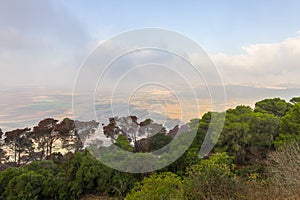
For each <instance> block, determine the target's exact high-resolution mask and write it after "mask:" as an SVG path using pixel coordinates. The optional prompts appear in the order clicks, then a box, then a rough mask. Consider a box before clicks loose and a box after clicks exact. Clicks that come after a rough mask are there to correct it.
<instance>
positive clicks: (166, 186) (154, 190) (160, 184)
mask: <svg viewBox="0 0 300 200" xmlns="http://www.w3.org/2000/svg"><path fill="white" fill-rule="evenodd" d="M182 188H183V184H182V180H181V179H180V178H179V177H178V176H176V175H175V174H173V173H170V172H166V173H161V174H154V175H152V176H150V177H148V178H147V177H146V178H144V179H143V181H142V182H140V183H137V184H136V185H135V187H134V188H133V189H132V191H131V192H130V193H129V194H128V195H127V196H126V199H128V200H135V199H136V200H143V199H145V200H160V199H166V200H167V199H169V200H173V199H183V190H182Z"/></svg>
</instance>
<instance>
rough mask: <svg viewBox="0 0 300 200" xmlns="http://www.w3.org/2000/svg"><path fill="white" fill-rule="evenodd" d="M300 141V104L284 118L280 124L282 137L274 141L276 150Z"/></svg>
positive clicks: (294, 106)
mask: <svg viewBox="0 0 300 200" xmlns="http://www.w3.org/2000/svg"><path fill="white" fill-rule="evenodd" d="M293 141H300V103H296V104H295V105H293V107H292V108H291V110H290V111H289V112H287V114H286V115H285V116H284V117H282V119H281V122H280V135H279V137H277V138H276V140H275V141H274V145H275V147H276V148H280V146H282V145H284V144H286V143H291V142H293Z"/></svg>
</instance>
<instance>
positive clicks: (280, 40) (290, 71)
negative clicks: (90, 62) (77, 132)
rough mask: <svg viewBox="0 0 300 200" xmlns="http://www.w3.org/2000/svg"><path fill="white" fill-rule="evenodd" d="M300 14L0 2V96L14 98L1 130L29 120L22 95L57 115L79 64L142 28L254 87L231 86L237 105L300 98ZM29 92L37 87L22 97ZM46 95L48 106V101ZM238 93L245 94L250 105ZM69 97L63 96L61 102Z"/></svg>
mask: <svg viewBox="0 0 300 200" xmlns="http://www.w3.org/2000/svg"><path fill="white" fill-rule="evenodd" d="M299 9H300V1H297V0H294V1H282V0H273V1H261V0H248V1H246V0H244V1H241V0H227V1H225V0H223V1H222V0H218V1H217V0H212V1H194V0H191V1H176V0H172V1H167V0H166V1H145V0H136V1H131V0H128V1H98V0H89V1H81V0H64V1H58V0H53V1H50V0H43V1H40V0H26V1H22V0H1V1H0V74H1V78H0V93H1V95H6V94H9V95H8V97H5V98H3V97H1V98H0V107H1V108H2V112H5V113H1V114H0V127H1V126H4V125H3V124H5V123H6V125H5V126H7V127H9V125H7V124H9V123H12V121H13V117H16V115H17V114H18V113H19V110H20V107H22V109H21V110H20V113H21V114H24V116H25V115H26V116H27V114H28V113H30V112H32V108H26V105H22V101H21V99H22V98H23V97H24V96H25V97H26V98H25V100H26V101H25V102H26V103H28V102H30V103H28V105H32V104H34V102H40V103H41V102H42V104H40V105H39V108H36V107H35V110H34V111H35V112H39V113H40V114H41V113H42V114H41V115H37V116H38V117H41V116H46V115H53V116H57V115H58V114H57V113H56V114H53V113H52V114H51V112H50V114H49V112H46V111H49V110H52V111H53V109H57V106H56V107H50V108H49V109H48V106H49V104H47V106H46V103H45V102H52V104H53V105H57V104H58V102H56V101H57V99H56V100H53V98H54V96H53V95H56V93H55V92H53V91H54V90H53V89H66V91H64V92H67V93H68V95H69V96H70V95H71V92H72V87H73V83H74V80H75V77H76V74H77V73H78V70H79V68H80V66H81V64H82V62H83V61H84V59H85V58H86V57H87V56H88V54H89V53H90V52H91V51H92V50H93V49H94V48H95V47H97V45H98V44H100V43H101V42H103V41H105V40H107V39H109V38H111V37H113V36H115V35H117V34H119V33H121V32H124V31H129V30H132V29H138V28H144V27H158V28H165V29H170V30H174V31H177V32H180V33H182V34H184V35H186V36H188V37H190V38H191V39H192V40H194V41H196V42H197V43H198V44H199V45H200V46H201V47H202V48H203V49H204V50H205V51H206V52H207V53H208V54H209V56H210V57H211V58H212V60H213V61H214V63H215V65H216V67H217V69H218V70H219V72H220V74H221V77H222V79H223V81H224V83H225V85H237V88H238V86H241V85H242V86H249V87H255V88H257V90H255V89H249V90H234V88H232V86H230V90H228V98H229V99H231V100H232V102H233V99H235V98H236V99H239V102H241V103H243V102H249V101H250V100H249V97H253V98H252V99H254V100H255V98H254V97H257V98H263V96H262V94H261V93H262V90H261V88H268V89H270V88H272V89H281V90H277V92H276V91H275V92H271V93H266V94H272V95H269V96H275V95H276V94H280V93H282V92H283V91H282V89H288V91H289V92H286V93H285V96H284V95H283V96H282V97H283V98H289V97H290V96H293V95H297V92H298V91H299V90H297V88H300V81H299V75H300V66H299V65H300V60H299V58H300V12H299V11H300V10H299ZM24 87H26V88H39V89H38V92H36V91H37V90H33V89H32V90H31V89H29V90H26V94H24V91H25V90H22V88H24ZM20 88H21V90H17V89H20ZM41 88H42V89H41ZM8 90H10V91H9V92H8ZM22 91H23V92H22ZM49 91H51V95H52V96H51V98H50V97H49V98H50V100H49V99H47V97H46V96H47V94H48V93H49ZM234 91H240V92H241V93H243V92H244V93H245V98H248V99H247V101H245V99H244V100H243V97H241V93H237V92H234ZM245 91H249V92H250V93H247V92H245ZM57 93H59V94H60V95H62V94H61V92H57ZM63 95H65V93H64V94H63ZM230 95H232V96H230ZM69 96H67V97H65V96H64V98H63V99H64V100H63V101H64V102H63V103H66V102H65V99H68V100H70V97H69ZM269 96H266V97H269ZM298 96H299V95H298ZM15 99H19V100H18V101H16V100H15ZM37 99H38V100H37ZM58 99H59V98H58ZM236 99H235V101H237V103H239V102H238V100H236ZM53 102H56V104H55V103H53ZM232 102H231V103H232ZM251 102H252V101H250V103H251ZM20 104H21V105H20ZM52 104H51V105H52ZM70 104H71V102H68V105H67V106H65V107H63V109H62V107H59V109H61V113H60V115H63V114H64V113H70V112H71V108H70ZM24 107H25V108H26V109H25V108H24ZM8 109H10V110H8ZM18 109H19V110H18ZM45 110H46V111H45ZM56 112H58V111H56ZM10 113H13V115H10ZM54 113H55V112H54ZM31 114H32V115H33V113H31ZM30 116H31V115H30ZM8 118H10V119H8ZM23 118H24V117H23Z"/></svg>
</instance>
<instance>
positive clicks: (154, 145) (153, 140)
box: [149, 133, 172, 152]
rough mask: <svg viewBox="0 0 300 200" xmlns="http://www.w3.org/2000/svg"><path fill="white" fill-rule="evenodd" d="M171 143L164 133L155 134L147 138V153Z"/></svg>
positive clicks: (170, 139)
mask: <svg viewBox="0 0 300 200" xmlns="http://www.w3.org/2000/svg"><path fill="white" fill-rule="evenodd" d="M171 141H172V137H171V136H169V135H165V134H164V133H157V134H155V135H153V136H152V137H150V138H149V152H153V151H156V150H158V149H160V148H162V147H164V146H166V145H167V144H168V143H170V142H171Z"/></svg>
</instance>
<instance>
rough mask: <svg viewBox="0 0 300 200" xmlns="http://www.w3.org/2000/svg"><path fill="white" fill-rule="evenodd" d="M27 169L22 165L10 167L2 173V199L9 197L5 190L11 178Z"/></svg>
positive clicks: (0, 176) (0, 174)
mask: <svg viewBox="0 0 300 200" xmlns="http://www.w3.org/2000/svg"><path fill="white" fill-rule="evenodd" d="M24 171H25V170H24V169H23V168H21V167H18V168H17V167H10V168H7V169H6V170H4V171H3V172H1V173H0V199H7V194H6V193H5V190H6V188H7V186H8V183H9V181H10V180H12V179H13V178H15V177H18V176H19V175H20V174H22V173H23V172H24Z"/></svg>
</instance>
